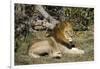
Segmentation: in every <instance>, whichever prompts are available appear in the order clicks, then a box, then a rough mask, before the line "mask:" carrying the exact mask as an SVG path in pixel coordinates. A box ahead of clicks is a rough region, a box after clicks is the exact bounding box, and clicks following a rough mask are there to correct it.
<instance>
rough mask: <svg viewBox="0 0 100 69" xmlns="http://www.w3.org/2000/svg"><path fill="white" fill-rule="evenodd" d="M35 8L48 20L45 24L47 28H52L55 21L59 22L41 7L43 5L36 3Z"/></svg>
mask: <svg viewBox="0 0 100 69" xmlns="http://www.w3.org/2000/svg"><path fill="white" fill-rule="evenodd" d="M35 8H36V10H37V11H39V12H40V13H41V14H42V15H43V16H44V17H45V18H46V19H47V20H49V21H50V23H48V24H47V25H46V26H48V28H50V29H53V28H54V27H55V25H56V24H57V23H59V21H58V20H56V19H54V18H53V17H52V16H51V15H49V14H48V13H47V12H46V11H45V9H44V8H43V6H41V5H36V6H35Z"/></svg>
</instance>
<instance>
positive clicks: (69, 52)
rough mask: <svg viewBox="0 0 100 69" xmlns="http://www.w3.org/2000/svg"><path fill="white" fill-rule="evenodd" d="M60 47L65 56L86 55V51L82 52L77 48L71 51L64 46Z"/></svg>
mask: <svg viewBox="0 0 100 69" xmlns="http://www.w3.org/2000/svg"><path fill="white" fill-rule="evenodd" d="M59 46H60V50H61V52H62V53H65V54H84V53H85V52H84V50H81V49H78V48H75V47H73V48H71V49H69V48H67V47H65V46H63V45H59Z"/></svg>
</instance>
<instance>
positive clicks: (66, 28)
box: [53, 22, 74, 44]
mask: <svg viewBox="0 0 100 69" xmlns="http://www.w3.org/2000/svg"><path fill="white" fill-rule="evenodd" d="M73 34H74V32H73V29H72V25H71V23H69V22H63V23H59V24H58V25H57V26H56V27H55V28H54V31H53V36H54V37H55V39H56V40H57V41H59V42H62V43H64V44H65V43H71V42H73Z"/></svg>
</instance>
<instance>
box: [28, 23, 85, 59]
mask: <svg viewBox="0 0 100 69" xmlns="http://www.w3.org/2000/svg"><path fill="white" fill-rule="evenodd" d="M72 35H73V29H72V25H71V24H70V23H69V22H62V23H59V24H57V25H56V26H55V28H54V29H53V31H52V34H51V36H50V38H49V40H42V41H39V42H36V43H34V44H32V46H31V47H30V48H29V56H31V57H33V58H39V57H40V56H41V54H45V53H46V54H48V56H50V57H62V54H63V53H66V54H84V51H83V50H80V49H78V48H75V47H71V45H70V42H72V41H73V39H72Z"/></svg>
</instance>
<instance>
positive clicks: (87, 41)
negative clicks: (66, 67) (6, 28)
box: [15, 30, 94, 65]
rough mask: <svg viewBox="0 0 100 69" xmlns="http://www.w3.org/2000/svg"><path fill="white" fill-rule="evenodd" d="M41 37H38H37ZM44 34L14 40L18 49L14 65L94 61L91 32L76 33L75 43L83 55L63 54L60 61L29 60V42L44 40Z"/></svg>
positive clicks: (47, 59) (38, 33)
mask: <svg viewBox="0 0 100 69" xmlns="http://www.w3.org/2000/svg"><path fill="white" fill-rule="evenodd" d="M41 34H42V35H41ZM39 35H41V36H40V37H38V36H39ZM43 35H45V33H44V32H37V33H33V34H29V35H28V36H26V38H25V39H16V42H17V43H18V49H17V51H16V52H15V65H29V64H47V63H65V62H82V61H93V60H94V37H93V36H94V33H93V30H89V31H77V32H76V36H75V37H76V39H75V40H76V42H77V44H78V47H79V48H81V49H83V50H84V51H85V54H84V55H68V54H64V56H63V57H62V58H61V59H52V58H49V57H47V56H46V57H41V58H34V59H33V58H30V57H29V56H28V55H27V48H28V46H29V45H30V44H31V41H35V39H37V38H38V39H45V36H44V37H43Z"/></svg>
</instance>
